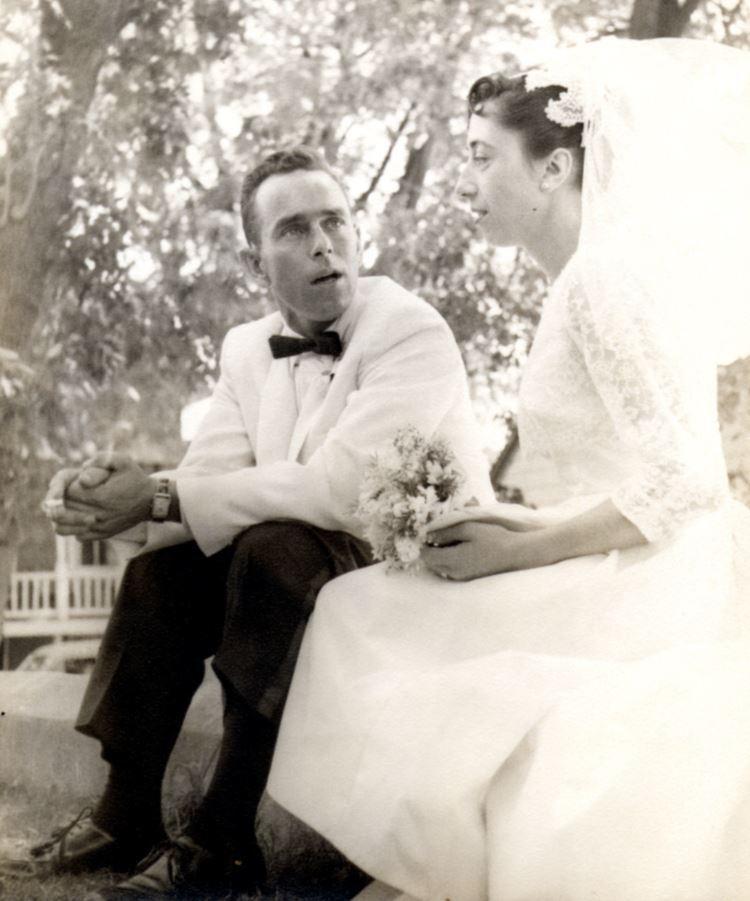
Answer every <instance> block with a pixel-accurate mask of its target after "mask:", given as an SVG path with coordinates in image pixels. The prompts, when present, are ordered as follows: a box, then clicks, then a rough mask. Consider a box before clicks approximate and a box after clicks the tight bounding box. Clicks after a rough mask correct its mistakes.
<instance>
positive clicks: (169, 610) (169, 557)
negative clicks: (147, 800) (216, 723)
mask: <svg viewBox="0 0 750 901" xmlns="http://www.w3.org/2000/svg"><path fill="white" fill-rule="evenodd" d="M370 562H371V558H370V555H369V550H368V548H367V546H366V545H365V544H364V543H363V542H360V541H359V540H357V539H355V538H353V537H352V536H351V535H348V534H346V533H344V532H329V531H325V530H323V529H318V528H315V527H312V526H309V525H307V524H304V523H300V522H290V521H285V522H268V523H262V524H260V525H256V526H252V527H250V528H249V529H247V530H246V531H245V532H243V533H242V534H241V535H239V536H238V538H237V539H236V540H235V542H234V543H233V544H232V545H231V547H228V548H225V549H224V550H222V551H220V552H219V553H217V554H215V555H213V556H211V557H206V556H205V555H204V554H203V553H202V552H201V551H200V549H199V548H198V546H197V545H196V544H195V543H194V542H189V543H185V544H180V545H175V546H173V547H168V548H162V549H160V550H156V551H153V552H151V553H147V554H143V555H141V556H139V557H136V558H135V559H133V560H132V561H131V562H130V564H129V565H128V567H127V569H126V571H125V574H124V576H123V581H122V584H121V587H120V592H119V595H118V597H117V601H116V604H115V607H114V610H113V612H112V616H111V618H110V621H109V624H108V627H107V630H106V632H105V635H104V638H103V641H102V647H101V650H100V653H99V656H98V659H97V663H96V666H95V668H94V671H93V673H92V675H91V679H90V682H89V685H88V688H87V691H86V694H85V697H84V699H83V703H82V706H81V710H80V713H79V715H78V720H77V722H76V728H77V729H78V730H79V731H80V732H83V733H84V734H86V735H90V736H92V737H94V738H97V739H98V740H99V741H100V742H101V744H102V756H103V757H104V759H105V760H108V761H109V762H110V763H111V764H113V766H114V765H117V766H121V767H122V768H124V769H126V768H129V769H130V771H131V772H138V771H139V770H142V771H143V772H151V773H153V772H159V773H160V774H161V775H163V773H164V770H165V768H166V764H167V761H168V759H169V755H170V753H171V751H172V748H173V746H174V743H175V741H176V739H177V736H178V734H179V731H180V727H181V725H182V722H183V719H184V717H185V713H186V712H187V708H188V706H189V704H190V700H191V698H192V696H193V694H194V692H195V690H196V689H197V688H198V686H199V685H200V683H201V681H202V679H203V675H204V661H205V659H206V658H207V657H209V656H211V655H215V656H214V662H213V666H214V669H215V670H216V672H217V674H218V676H219V678H220V680H221V681H222V684H223V686H224V690H225V702H227V701H228V699H230V698H231V699H233V708H232V716H231V717H228V716H227V712H228V707H227V708H226V711H225V731H226V725H227V723H232V722H234V723H237V722H239V720H241V721H242V723H243V725H242V726H241V727H240V728H239V731H237V730H235V731H237V734H238V735H239V734H240V733H241V734H242V735H243V739H242V749H243V750H242V754H243V755H244V754H245V753H246V755H247V757H246V758H244V759H243V760H238V755H237V750H236V748H235V749H234V750H232V751H231V753H227V754H221V753H220V755H219V761H218V765H217V773H216V775H215V777H214V780H216V779H217V778H218V779H219V780H221V779H223V780H224V782H226V780H227V775H228V774H227V773H223V774H222V773H220V772H219V770H220V769H221V767H222V761H223V760H224V761H233V763H232V764H231V765H232V766H233V768H234V769H235V770H237V772H234V773H232V774H231V778H232V779H237V780H242V779H244V778H246V775H247V774H251V773H252V774H254V776H253V778H254V781H255V782H256V783H257V784H256V786H255V787H254V788H253V789H252V790H251V791H249V793H248V795H247V797H248V799H249V800H248V801H247V803H248V804H250V805H253V804H254V805H256V806H257V801H258V800H259V797H260V792H262V788H263V785H264V783H265V778H266V776H267V773H268V768H269V767H270V752H269V750H268V747H267V746H268V745H269V744H270V745H271V750H272V744H273V740H275V735H276V730H277V727H278V722H279V720H280V717H281V712H282V710H283V705H284V700H285V698H286V694H287V692H288V689H289V683H290V681H291V677H292V672H293V668H294V662H295V660H296V656H297V652H298V650H299V644H300V641H301V638H302V633H303V630H304V625H305V623H306V621H307V618H308V617H309V615H310V613H311V611H312V609H313V606H314V604H315V598H316V596H317V594H318V591H319V590H320V588H321V587H322V586H323V585H324V584H325V583H326V582H328V581H329V580H330V579H332V578H334V577H335V576H337V575H341V574H342V573H345V572H348V571H350V570H352V569H356V568H357V567H360V566H366V565H368V564H369V563H370ZM238 716H239V719H238ZM253 720H255V721H256V722H257V724H258V726H259V727H262V728H259V730H258V732H259V733H260V732H263V733H264V734H265V736H266V738H265V742H264V743H265V745H266V747H265V748H260V747H255V744H256V743H255V742H254V741H253V740H252V735H253V726H252V722H253ZM269 735H270V741H269ZM245 737H248V740H247V741H245ZM226 739H227V736H226V734H225V741H226ZM235 744H237V741H236V740H235ZM245 744H247V748H246V752H245V750H244V746H245ZM226 765H227V766H228V765H230V764H229V763H227V764H226ZM209 791H210V790H209ZM240 794H241V792H240ZM249 814H252V816H254V810H252V811H249V812H248V815H249Z"/></svg>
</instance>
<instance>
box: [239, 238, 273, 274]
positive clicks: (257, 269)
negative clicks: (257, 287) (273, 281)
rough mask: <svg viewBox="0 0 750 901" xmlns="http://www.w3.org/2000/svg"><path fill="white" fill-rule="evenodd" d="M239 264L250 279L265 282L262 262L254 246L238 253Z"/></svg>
mask: <svg viewBox="0 0 750 901" xmlns="http://www.w3.org/2000/svg"><path fill="white" fill-rule="evenodd" d="M240 262H241V263H242V268H243V269H244V270H245V272H247V274H248V275H249V276H250V277H251V278H254V279H264V280H267V276H266V271H265V269H264V268H263V261H262V260H261V258H260V254H259V253H258V249H257V248H256V247H255V245H253V246H252V247H243V248H242V250H241V251H240Z"/></svg>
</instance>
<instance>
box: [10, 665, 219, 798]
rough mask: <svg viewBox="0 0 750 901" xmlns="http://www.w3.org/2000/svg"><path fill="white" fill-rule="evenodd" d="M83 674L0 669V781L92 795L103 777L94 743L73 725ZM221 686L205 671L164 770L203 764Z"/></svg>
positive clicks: (213, 739)
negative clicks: (167, 766)
mask: <svg viewBox="0 0 750 901" xmlns="http://www.w3.org/2000/svg"><path fill="white" fill-rule="evenodd" d="M87 679H88V677H87V676H78V675H68V674H66V673H48V672H18V671H11V672H0V782H2V783H3V784H5V785H10V786H12V785H23V786H24V787H25V788H27V789H29V790H30V791H38V790H46V789H54V790H56V791H58V792H60V794H62V795H70V796H73V797H80V798H83V797H88V796H95V795H97V794H98V793H99V792H100V791H101V788H102V786H103V783H104V779H105V776H106V764H104V762H103V761H102V760H101V759H100V757H99V744H98V742H96V741H93V740H92V739H90V738H87V737H86V736H84V735H80V734H79V733H78V732H76V731H75V730H74V729H73V722H74V721H75V718H76V715H77V713H78V708H79V706H80V703H81V699H82V697H83V693H84V691H85V688H86V682H87ZM221 717H222V704H221V689H220V687H219V683H218V681H217V680H216V678H215V677H214V676H213V675H211V676H207V678H206V680H205V681H204V683H203V685H202V686H201V688H200V689H199V690H198V692H197V693H196V696H195V698H194V699H193V703H192V704H191V707H190V710H189V712H188V716H187V719H186V721H185V727H184V729H183V731H182V734H181V735H180V738H179V739H178V742H177V745H176V747H175V750H174V753H173V755H172V759H171V761H170V769H174V767H175V766H179V765H190V766H194V765H197V766H198V767H205V766H207V765H208V762H209V761H210V759H211V757H212V754H213V751H214V749H215V748H216V745H217V742H218V741H219V736H220V735H221Z"/></svg>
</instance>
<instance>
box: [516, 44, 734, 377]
mask: <svg viewBox="0 0 750 901" xmlns="http://www.w3.org/2000/svg"><path fill="white" fill-rule="evenodd" d="M548 84H561V85H563V86H564V87H566V88H567V91H566V93H565V94H563V96H562V97H561V99H560V100H558V101H552V102H551V103H550V105H549V107H548V110H547V114H548V116H549V117H550V119H553V120H555V121H557V122H559V123H560V124H563V125H570V124H572V123H573V122H574V121H579V122H580V121H583V123H584V145H585V148H586V160H585V164H584V173H583V199H582V202H583V216H582V225H581V235H580V241H579V249H578V253H577V255H576V256H577V260H578V265H579V270H580V274H581V278H582V281H583V287H584V289H585V290H586V293H587V295H589V297H591V298H595V297H598V298H601V299H602V300H601V302H602V303H612V302H616V301H617V293H618V287H617V286H618V284H619V282H620V279H621V278H622V276H623V275H626V276H627V277H628V278H629V280H630V282H631V284H632V281H633V280H635V281H636V282H637V283H638V285H639V289H640V290H639V294H640V301H641V302H643V303H645V304H647V305H648V306H649V307H650V312H649V315H650V316H653V317H655V319H657V320H659V321H660V322H661V325H662V327H663V333H664V334H668V335H669V336H670V337H671V339H672V342H673V345H674V347H673V349H674V350H675V353H677V354H679V355H681V356H683V359H684V355H685V354H686V353H689V354H690V355H698V356H699V357H701V358H703V359H706V360H708V359H710V360H712V361H713V362H714V363H729V362H731V361H732V360H734V359H737V358H738V357H743V356H746V355H748V354H750V54H747V53H745V52H743V51H740V50H736V49H732V48H729V47H726V46H723V45H719V44H714V43H711V42H707V41H697V40H684V39H669V38H667V39H657V40H650V41H631V40H623V39H618V38H605V39H603V40H600V41H596V42H593V43H590V44H586V45H583V46H580V47H575V48H570V49H567V50H560V51H558V52H557V53H556V54H554V55H553V56H552V57H551V58H550V59H549V60H548V61H547V62H546V63H545V64H544V65H543V66H541V67H539V68H538V69H534V70H533V71H531V72H529V73H528V74H527V76H526V86H527V88H529V89H531V88H534V87H541V86H543V85H548Z"/></svg>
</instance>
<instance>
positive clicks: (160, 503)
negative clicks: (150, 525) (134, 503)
mask: <svg viewBox="0 0 750 901" xmlns="http://www.w3.org/2000/svg"><path fill="white" fill-rule="evenodd" d="M171 505H172V492H171V491H170V490H169V479H158V480H157V482H156V491H155V493H154V496H153V499H152V500H151V519H152V520H153V521H154V522H164V521H165V520H166V518H167V517H168V516H169V508H170V506H171Z"/></svg>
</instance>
